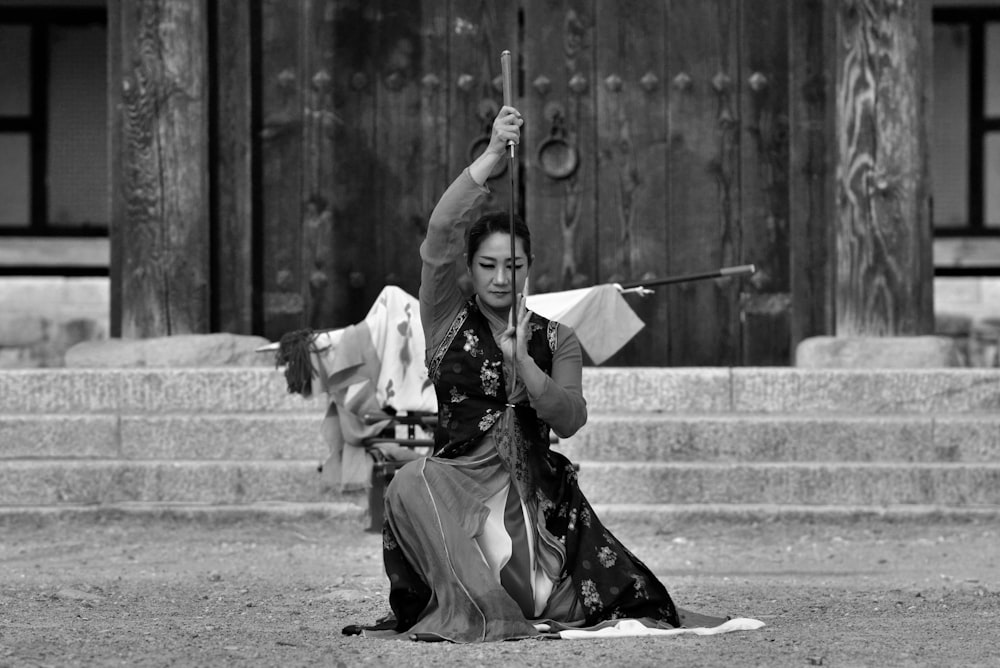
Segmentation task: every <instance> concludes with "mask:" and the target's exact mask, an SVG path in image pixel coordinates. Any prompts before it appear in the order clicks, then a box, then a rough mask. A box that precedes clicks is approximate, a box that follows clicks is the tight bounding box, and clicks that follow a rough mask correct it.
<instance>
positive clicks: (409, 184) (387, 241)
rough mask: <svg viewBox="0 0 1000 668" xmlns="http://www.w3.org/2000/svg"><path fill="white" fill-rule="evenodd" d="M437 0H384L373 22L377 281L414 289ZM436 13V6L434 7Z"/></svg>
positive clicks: (423, 214) (417, 282)
mask: <svg viewBox="0 0 1000 668" xmlns="http://www.w3.org/2000/svg"><path fill="white" fill-rule="evenodd" d="M433 5H434V3H433V2H427V3H422V2H412V1H408V0H381V2H380V3H378V6H379V14H378V21H377V24H376V26H375V28H376V35H377V41H376V44H377V48H376V70H375V77H376V81H375V82H374V83H375V84H376V92H375V100H376V135H375V136H376V142H375V143H376V147H377V150H376V155H377V164H376V169H375V173H374V175H373V176H374V180H375V189H376V193H377V197H376V198H375V200H374V201H373V202H372V204H373V207H372V208H373V213H374V214H375V218H374V220H375V221H376V223H375V224H376V227H377V234H378V237H377V254H376V257H377V258H378V260H379V265H378V269H377V270H376V271H377V272H378V273H377V275H376V276H375V277H374V279H375V283H378V284H381V285H398V286H399V287H401V288H403V289H404V290H406V291H407V292H408V293H410V294H412V295H416V294H417V289H418V287H419V285H420V256H419V254H418V253H417V252H416V249H417V248H418V247H419V245H420V241H421V240H422V239H423V236H424V231H425V230H426V222H427V217H428V215H429V214H430V210H426V209H425V207H424V202H423V198H424V188H423V184H422V180H423V176H424V169H425V167H424V161H425V154H424V121H423V111H422V102H423V90H422V84H421V79H422V78H423V76H424V74H425V72H424V47H425V46H426V43H425V40H424V38H423V34H424V32H425V28H426V27H427V26H425V24H424V16H425V14H424V11H425V10H432V8H433ZM431 13H433V12H431Z"/></svg>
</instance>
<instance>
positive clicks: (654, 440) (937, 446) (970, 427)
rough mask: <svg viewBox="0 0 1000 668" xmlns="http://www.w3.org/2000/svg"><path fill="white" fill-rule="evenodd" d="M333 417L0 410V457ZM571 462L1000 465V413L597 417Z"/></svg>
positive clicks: (213, 454) (312, 454)
mask: <svg viewBox="0 0 1000 668" xmlns="http://www.w3.org/2000/svg"><path fill="white" fill-rule="evenodd" d="M322 419H323V415H322V413H321V412H320V411H317V412H315V413H287V412H276V413H265V414H222V415H213V414H201V413H194V414H185V415H176V414H171V415H134V414H124V415H117V414H63V415H59V414H55V415H48V414H46V415H40V414H30V413H29V414H21V415H0V460H4V459H19V458H45V457H48V458H67V459H69V458H83V459H88V458H91V459H93V458H97V459H125V460H150V459H152V460H169V459H180V460H195V459H209V460H213V459H214V460H226V459H229V460H242V461H249V460H287V459H303V460H306V459H316V460H323V459H325V458H326V455H327V448H326V445H325V444H324V442H323V439H322V437H321V434H320V427H321V423H322ZM557 449H558V450H559V451H560V452H562V453H564V454H565V455H566V456H568V457H569V458H570V459H572V460H574V461H577V460H596V461H668V462H697V461H703V462H713V461H715V462H736V461H739V462H775V461H788V462H804V461H824V462H829V461H833V462H848V461H854V462H867V461H899V462H991V461H992V462H1000V414H997V415H981V414H968V415H960V414H959V415H955V414H950V415H943V416H928V415H879V416H858V417H855V416H849V415H830V414H824V415H777V414H770V415H738V414H736V415H733V414H722V415H718V414H716V415H671V414H638V415H618V416H611V415H594V416H592V417H591V418H590V420H589V422H588V424H587V425H586V426H585V427H584V428H583V429H581V430H580V432H578V433H577V434H576V435H574V436H573V437H571V438H568V439H563V440H561V441H560V442H559V444H558V446H557Z"/></svg>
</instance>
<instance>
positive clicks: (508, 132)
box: [488, 106, 524, 154]
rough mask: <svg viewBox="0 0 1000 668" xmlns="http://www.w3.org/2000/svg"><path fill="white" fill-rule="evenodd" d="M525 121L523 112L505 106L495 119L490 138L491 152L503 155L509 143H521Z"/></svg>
mask: <svg viewBox="0 0 1000 668" xmlns="http://www.w3.org/2000/svg"><path fill="white" fill-rule="evenodd" d="M523 124H524V120H523V119H522V118H521V112H519V111H518V110H517V109H515V108H514V107H508V106H503V107H501V108H500V111H499V112H498V113H497V117H496V118H495V119H493V134H492V136H491V137H490V146H489V149H488V150H490V151H492V152H494V153H498V154H503V153H504V152H505V151H506V150H507V142H509V141H513V142H514V143H515V144H517V143H519V142H520V141H521V125H523Z"/></svg>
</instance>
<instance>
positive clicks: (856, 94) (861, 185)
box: [835, 0, 934, 336]
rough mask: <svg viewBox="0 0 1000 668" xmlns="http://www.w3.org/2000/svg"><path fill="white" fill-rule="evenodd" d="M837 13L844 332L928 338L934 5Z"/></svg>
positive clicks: (839, 301)
mask: <svg viewBox="0 0 1000 668" xmlns="http://www.w3.org/2000/svg"><path fill="white" fill-rule="evenodd" d="M836 7H837V9H836V13H837V16H836V26H837V44H836V50H837V51H836V59H835V62H836V66H837V74H836V135H835V136H836V141H837V145H836V148H835V151H836V177H835V178H836V193H835V196H836V217H835V234H836V243H835V247H836V260H835V283H836V288H835V299H836V334H837V335H838V336H890V335H918V334H928V333H930V332H931V331H932V329H933V320H934V313H933V262H932V257H931V252H932V248H931V229H930V212H929V203H930V188H929V179H928V166H927V165H928V139H927V135H928V132H927V130H928V127H927V126H928V122H929V114H930V109H929V104H928V85H929V84H928V81H929V73H930V67H931V52H930V49H931V41H930V27H931V26H930V3H927V2H922V1H921V0H850V1H843V2H838V3H836Z"/></svg>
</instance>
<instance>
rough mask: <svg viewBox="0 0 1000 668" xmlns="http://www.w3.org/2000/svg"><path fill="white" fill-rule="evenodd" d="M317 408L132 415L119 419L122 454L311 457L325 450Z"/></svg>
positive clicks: (319, 458) (138, 457)
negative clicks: (255, 412) (313, 410)
mask: <svg viewBox="0 0 1000 668" xmlns="http://www.w3.org/2000/svg"><path fill="white" fill-rule="evenodd" d="M322 422H323V413H322V412H317V413H315V414H302V415H298V414H292V415H289V414H278V415H250V414H241V415H132V416H125V417H123V418H122V421H121V450H122V457H124V458H125V459H134V460H144V459H161V460H168V459H176V460H234V461H254V460H311V461H314V462H316V463H319V462H322V461H325V460H326V458H327V456H328V455H329V452H328V450H327V446H326V444H325V442H324V441H323V437H322V435H321V433H320V426H321V425H322Z"/></svg>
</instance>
